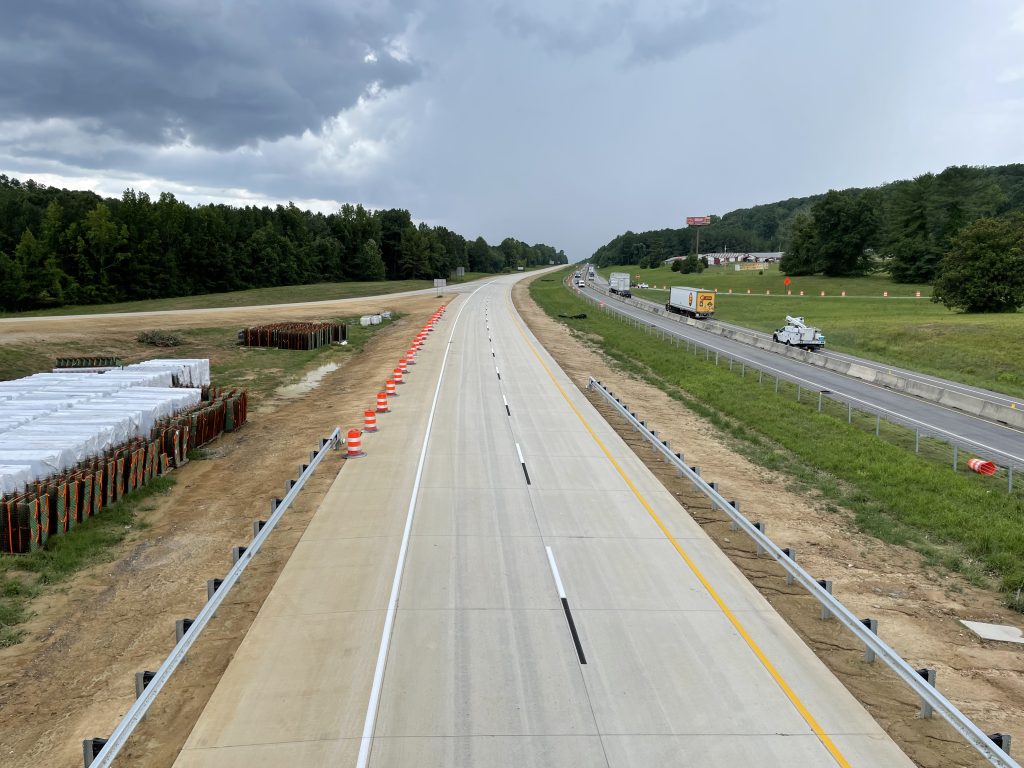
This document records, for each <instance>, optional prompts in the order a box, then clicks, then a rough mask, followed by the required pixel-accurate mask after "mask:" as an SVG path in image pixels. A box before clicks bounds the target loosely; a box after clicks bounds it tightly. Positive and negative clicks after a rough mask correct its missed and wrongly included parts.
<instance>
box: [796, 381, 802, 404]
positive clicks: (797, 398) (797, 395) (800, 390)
mask: <svg viewBox="0 0 1024 768" xmlns="http://www.w3.org/2000/svg"><path fill="white" fill-rule="evenodd" d="M802 392H803V387H801V386H800V385H799V384H797V385H796V401H797V402H798V403H799V402H800V394H801V393H802Z"/></svg>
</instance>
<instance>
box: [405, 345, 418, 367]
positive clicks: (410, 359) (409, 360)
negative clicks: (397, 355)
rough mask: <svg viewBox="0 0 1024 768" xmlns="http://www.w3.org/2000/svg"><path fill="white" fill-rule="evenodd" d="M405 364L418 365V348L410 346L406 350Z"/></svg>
mask: <svg viewBox="0 0 1024 768" xmlns="http://www.w3.org/2000/svg"><path fill="white" fill-rule="evenodd" d="M405 364H406V365H416V348H415V347H409V349H407V350H406V352H405Z"/></svg>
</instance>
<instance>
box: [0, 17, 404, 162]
mask: <svg viewBox="0 0 1024 768" xmlns="http://www.w3.org/2000/svg"><path fill="white" fill-rule="evenodd" d="M408 22H409V9H408V8H405V7H402V6H401V5H400V4H396V3H392V2H387V1H386V0H385V1H384V2H378V3H359V4H355V3H338V2H329V1H326V0H325V1H324V2H321V3H312V4H311V3H305V4H301V5H300V4H294V3H288V4H280V3H270V2H260V1H258V0H250V1H249V2H232V3H229V2H212V1H209V2H206V1H203V0H196V1H195V2H186V3H172V2H162V1H158V0H143V1H139V2H133V1H131V0H121V1H119V2H102V3H80V2H73V1H72V2H61V1H60V0H36V1H35V2H32V3H4V4H3V5H2V6H0V71H3V73H4V76H3V78H2V80H0V114H2V115H3V117H4V118H5V119H8V120H9V119H18V118H24V119H30V120H35V121H40V120H45V119H47V118H66V119H69V120H73V121H76V122H78V123H79V124H80V126H82V127H83V128H85V129H87V130H92V131H93V132H94V133H95V134H96V135H97V136H101V135H106V136H111V135H112V136H116V137H120V138H121V139H123V140H126V141H130V142H139V143H144V144H151V145H154V144H155V145H166V144H171V143H175V142H180V141H182V140H184V139H187V140H188V141H189V142H190V143H191V144H193V145H197V146H206V147H213V148H217V149H230V148H233V147H238V146H242V145H251V144H254V143H255V142H257V141H259V140H269V141H273V140H275V139H279V138H281V137H284V136H294V135H299V134H301V133H302V132H303V131H305V130H310V131H314V132H316V131H318V130H320V128H321V125H322V124H323V122H324V121H325V120H327V119H328V118H330V117H332V116H333V115H336V114H338V113H339V112H341V111H343V110H344V109H346V108H349V107H352V106H353V105H354V104H356V102H357V100H358V99H359V98H360V96H361V95H364V94H366V93H367V92H372V93H379V92H381V91H387V90H389V89H394V88H398V87H401V86H403V85H406V84H408V83H411V82H413V81H414V80H416V79H417V78H418V77H419V76H420V74H421V66H420V65H419V64H418V63H416V62H414V61H411V60H409V59H408V58H407V57H406V56H404V55H402V54H401V53H400V52H397V51H396V50H395V49H394V45H395V40H396V38H398V37H399V36H400V35H401V34H402V33H403V32H404V31H405V29H406V26H407V24H408Z"/></svg>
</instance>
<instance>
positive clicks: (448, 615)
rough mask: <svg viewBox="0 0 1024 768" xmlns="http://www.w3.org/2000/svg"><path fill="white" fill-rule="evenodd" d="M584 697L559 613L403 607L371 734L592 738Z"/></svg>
mask: <svg viewBox="0 0 1024 768" xmlns="http://www.w3.org/2000/svg"><path fill="white" fill-rule="evenodd" d="M556 605H557V603H556ZM587 699H588V697H587V690H586V688H585V687H584V685H583V677H582V676H581V675H580V672H579V663H578V662H577V660H576V653H575V650H574V649H573V645H572V640H571V639H570V637H569V634H568V632H567V630H566V626H565V616H564V614H563V613H562V611H561V608H560V607H557V608H552V609H551V610H529V611H507V610H500V611H499V610H476V611H471V610H467V611H412V610H402V611H399V613H398V618H397V621H396V625H395V633H394V637H393V638H392V642H391V650H390V652H389V658H388V670H387V675H386V676H385V679H384V690H383V693H382V696H381V705H380V713H379V715H378V718H377V735H378V736H382V737H409V736H445V737H450V736H484V735H494V736H529V737H531V738H532V737H536V736H544V735H548V736H558V735H580V734H596V733H597V727H596V725H595V723H594V718H593V715H592V714H591V711H590V706H589V704H588V701H587Z"/></svg>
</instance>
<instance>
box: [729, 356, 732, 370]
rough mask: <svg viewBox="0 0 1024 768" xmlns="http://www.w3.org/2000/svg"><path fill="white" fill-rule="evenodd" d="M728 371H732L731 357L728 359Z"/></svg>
mask: <svg viewBox="0 0 1024 768" xmlns="http://www.w3.org/2000/svg"><path fill="white" fill-rule="evenodd" d="M729 370H730V371H731V370H732V358H731V357H730V358H729Z"/></svg>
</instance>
